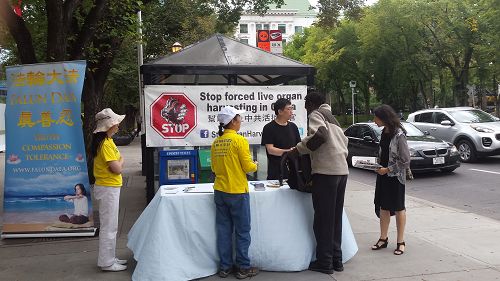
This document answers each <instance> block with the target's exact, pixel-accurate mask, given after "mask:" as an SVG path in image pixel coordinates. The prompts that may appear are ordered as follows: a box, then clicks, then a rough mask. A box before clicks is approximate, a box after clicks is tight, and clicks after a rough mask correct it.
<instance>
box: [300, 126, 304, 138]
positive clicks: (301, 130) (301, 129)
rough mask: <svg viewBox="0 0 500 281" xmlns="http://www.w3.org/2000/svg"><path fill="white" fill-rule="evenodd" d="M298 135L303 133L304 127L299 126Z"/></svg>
mask: <svg viewBox="0 0 500 281" xmlns="http://www.w3.org/2000/svg"><path fill="white" fill-rule="evenodd" d="M299 135H301V136H303V135H304V128H302V127H300V128H299Z"/></svg>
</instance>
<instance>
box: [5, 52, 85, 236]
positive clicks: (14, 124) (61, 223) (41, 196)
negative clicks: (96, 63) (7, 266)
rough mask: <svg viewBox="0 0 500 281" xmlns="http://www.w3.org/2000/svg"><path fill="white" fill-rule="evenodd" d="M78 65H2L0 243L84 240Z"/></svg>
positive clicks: (80, 64)
mask: <svg viewBox="0 0 500 281" xmlns="http://www.w3.org/2000/svg"><path fill="white" fill-rule="evenodd" d="M85 67H86V63H85V61H71V62H59V63H50V64H32V65H21V66H13V67H7V100H6V106H7V107H6V112H5V115H6V144H7V147H6V149H7V150H6V155H5V185H4V212H3V228H2V237H3V238H10V237H43V236H91V235H94V233H95V228H94V227H93V216H92V205H91V201H92V200H91V196H90V185H89V180H88V175H87V164H86V159H85V145H84V142H83V132H82V118H81V105H80V100H81V94H82V88H83V82H84V78H85Z"/></svg>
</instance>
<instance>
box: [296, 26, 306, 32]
mask: <svg viewBox="0 0 500 281" xmlns="http://www.w3.org/2000/svg"><path fill="white" fill-rule="evenodd" d="M302 32H304V27H303V26H296V27H295V33H302Z"/></svg>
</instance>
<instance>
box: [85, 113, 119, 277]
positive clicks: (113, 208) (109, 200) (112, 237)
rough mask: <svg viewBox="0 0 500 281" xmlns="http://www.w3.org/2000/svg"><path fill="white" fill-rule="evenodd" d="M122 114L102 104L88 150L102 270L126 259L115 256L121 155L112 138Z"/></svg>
mask: <svg viewBox="0 0 500 281" xmlns="http://www.w3.org/2000/svg"><path fill="white" fill-rule="evenodd" d="M123 118H125V115H118V114H116V113H114V112H113V110H111V109H110V108H105V109H103V110H102V111H100V112H98V113H97V114H96V116H95V120H96V123H97V124H96V129H95V130H94V137H93V139H92V148H91V153H92V156H93V159H94V169H93V170H94V177H95V184H94V197H95V199H97V201H99V220H100V224H101V226H100V230H99V256H98V258H97V266H99V267H101V269H102V270H104V271H121V270H125V269H127V266H126V265H125V264H126V263H127V261H126V260H120V259H117V258H116V256H115V249H116V234H117V232H118V211H119V204H120V187H121V186H122V168H123V157H121V155H120V151H118V148H117V147H116V145H115V143H114V142H113V139H112V138H111V137H112V136H113V135H114V134H116V132H118V125H119V124H120V122H121V121H122V120H123Z"/></svg>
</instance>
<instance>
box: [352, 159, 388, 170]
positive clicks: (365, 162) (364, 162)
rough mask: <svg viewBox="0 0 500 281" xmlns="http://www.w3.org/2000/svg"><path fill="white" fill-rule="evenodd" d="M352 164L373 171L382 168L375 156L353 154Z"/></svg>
mask: <svg viewBox="0 0 500 281" xmlns="http://www.w3.org/2000/svg"><path fill="white" fill-rule="evenodd" d="M352 165H353V166H354V167H356V168H361V169H366V170H371V171H375V170H378V169H380V168H382V166H381V165H380V164H379V163H377V158H376V157H363V156H353V157H352Z"/></svg>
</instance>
